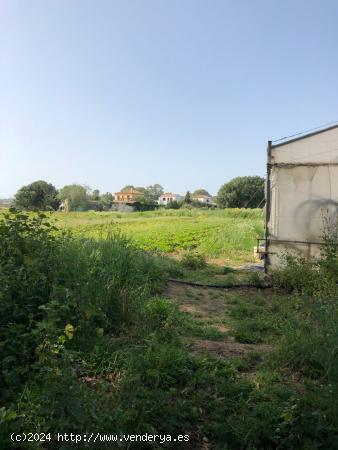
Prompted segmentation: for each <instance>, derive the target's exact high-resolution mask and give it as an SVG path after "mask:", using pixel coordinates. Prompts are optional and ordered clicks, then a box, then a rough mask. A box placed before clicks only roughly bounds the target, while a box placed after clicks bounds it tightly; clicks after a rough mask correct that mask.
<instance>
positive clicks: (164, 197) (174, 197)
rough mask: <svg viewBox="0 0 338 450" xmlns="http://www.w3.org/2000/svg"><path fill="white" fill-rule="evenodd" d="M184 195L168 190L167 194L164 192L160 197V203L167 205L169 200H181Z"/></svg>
mask: <svg viewBox="0 0 338 450" xmlns="http://www.w3.org/2000/svg"><path fill="white" fill-rule="evenodd" d="M183 198H184V197H183V196H182V195H179V194H173V193H172V192H166V193H165V194H162V195H161V196H160V197H159V199H158V204H159V205H163V206H165V205H167V204H168V203H169V202H174V201H176V202H181V201H182V200H183Z"/></svg>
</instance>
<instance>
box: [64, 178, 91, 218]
mask: <svg viewBox="0 0 338 450" xmlns="http://www.w3.org/2000/svg"><path fill="white" fill-rule="evenodd" d="M58 198H59V200H61V201H65V200H66V199H68V201H69V202H70V208H71V210H82V211H85V210H87V209H88V207H89V195H88V190H87V188H86V187H84V186H81V185H80V184H69V185H67V186H64V187H63V188H62V189H60V192H59V194H58Z"/></svg>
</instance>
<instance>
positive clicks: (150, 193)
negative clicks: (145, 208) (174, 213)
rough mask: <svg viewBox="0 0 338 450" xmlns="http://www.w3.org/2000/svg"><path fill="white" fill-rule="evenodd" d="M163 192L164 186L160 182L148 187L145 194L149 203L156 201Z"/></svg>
mask: <svg viewBox="0 0 338 450" xmlns="http://www.w3.org/2000/svg"><path fill="white" fill-rule="evenodd" d="M163 192H164V191H163V187H162V186H161V185H160V184H153V185H151V186H148V187H147V188H146V190H145V193H144V196H145V199H146V200H147V201H148V202H149V203H156V202H157V200H158V198H159V197H160V196H161V195H162V194H163Z"/></svg>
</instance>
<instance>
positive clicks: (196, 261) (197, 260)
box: [181, 253, 207, 270]
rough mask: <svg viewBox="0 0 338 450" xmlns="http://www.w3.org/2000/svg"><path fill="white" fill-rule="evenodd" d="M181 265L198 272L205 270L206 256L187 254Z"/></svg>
mask: <svg viewBox="0 0 338 450" xmlns="http://www.w3.org/2000/svg"><path fill="white" fill-rule="evenodd" d="M181 264H182V266H183V267H185V268H187V269H191V270H197V269H203V268H205V267H206V265H207V262H206V259H205V256H203V255H201V254H199V253H186V254H185V255H183V257H182V259H181Z"/></svg>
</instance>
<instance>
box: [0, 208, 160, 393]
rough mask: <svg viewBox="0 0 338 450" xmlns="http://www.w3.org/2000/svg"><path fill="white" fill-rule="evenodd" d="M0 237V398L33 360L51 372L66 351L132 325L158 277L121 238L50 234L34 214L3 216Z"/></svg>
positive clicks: (32, 367) (13, 389)
mask: <svg viewBox="0 0 338 450" xmlns="http://www.w3.org/2000/svg"><path fill="white" fill-rule="evenodd" d="M0 239H1V242H2V245H1V247H0V283H1V286H2V289H1V291H0V317H1V319H0V320H1V323H0V325H1V326H0V333H1V342H2V345H1V347H0V353H1V354H0V356H1V364H2V366H1V368H2V370H1V374H2V375H1V380H0V381H1V383H0V385H1V387H2V392H1V393H2V397H3V398H5V399H7V401H10V400H11V399H13V396H14V397H15V395H16V393H17V392H18V391H20V389H21V387H22V386H23V385H24V383H25V382H27V380H28V379H29V377H30V376H31V374H32V371H36V367H37V366H36V365H37V364H38V365H39V364H42V366H45V365H48V366H50V367H51V368H53V370H54V369H55V370H56V367H57V366H58V361H57V358H58V355H59V354H62V353H63V352H64V350H65V349H67V348H68V349H74V350H75V349H77V350H79V349H81V350H82V351H84V350H88V351H89V350H90V349H91V348H92V347H93V345H95V342H96V341H97V339H98V338H99V337H100V336H101V335H102V334H106V333H113V334H117V333H119V332H120V330H121V329H123V328H124V327H128V326H131V325H132V324H133V323H134V321H135V320H136V319H137V315H138V313H137V311H138V309H139V307H140V302H142V300H143V299H144V298H146V296H147V295H148V292H149V289H150V288H152V289H154V288H155V287H156V286H157V285H158V283H159V282H161V280H162V279H163V276H164V275H163V271H162V270H161V269H160V268H159V267H158V266H157V265H156V264H155V262H154V261H153V260H152V259H150V258H149V257H147V256H146V255H144V254H143V253H141V252H139V251H137V250H135V249H134V248H133V247H132V246H131V244H130V242H129V241H128V240H126V239H124V238H122V237H120V236H118V235H111V236H109V237H108V238H107V239H106V240H102V241H99V242H95V241H88V240H81V239H73V238H72V237H71V236H70V235H55V227H53V226H52V225H51V224H50V223H49V221H48V220H47V217H46V216H44V215H41V214H40V215H35V216H33V217H29V216H28V215H26V214H23V213H19V212H16V211H14V210H12V211H10V212H9V213H8V214H5V215H4V216H3V217H2V218H1V219H0Z"/></svg>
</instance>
